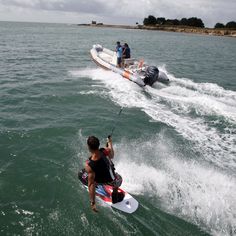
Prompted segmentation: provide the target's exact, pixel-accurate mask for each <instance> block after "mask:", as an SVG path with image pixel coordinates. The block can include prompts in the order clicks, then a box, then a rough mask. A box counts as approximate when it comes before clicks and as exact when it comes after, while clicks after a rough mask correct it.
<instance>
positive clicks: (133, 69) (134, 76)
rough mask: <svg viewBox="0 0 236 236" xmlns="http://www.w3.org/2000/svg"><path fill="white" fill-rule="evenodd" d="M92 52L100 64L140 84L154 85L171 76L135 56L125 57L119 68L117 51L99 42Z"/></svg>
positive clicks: (163, 81)
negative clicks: (104, 46)
mask: <svg viewBox="0 0 236 236" xmlns="http://www.w3.org/2000/svg"><path fill="white" fill-rule="evenodd" d="M90 53H91V56H92V59H93V60H94V62H95V63H96V64H97V65H98V66H100V67H102V68H104V69H106V70H111V71H113V72H115V73H117V74H120V75H121V76H123V77H124V78H126V79H128V80H130V81H132V82H134V83H136V84H138V85H139V86H142V87H143V86H146V85H150V86H152V85H153V84H154V83H156V82H161V83H165V84H168V83H169V78H168V77H167V75H166V74H165V73H164V72H163V71H161V70H159V69H158V68H157V67H156V66H148V65H146V64H145V63H144V61H143V60H136V59H134V58H129V59H124V60H123V63H122V64H123V66H122V68H119V67H117V55H116V52H114V51H112V50H109V49H107V48H103V47H102V46H101V45H99V44H97V45H93V48H92V49H91V50H90Z"/></svg>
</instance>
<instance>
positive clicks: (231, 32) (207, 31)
mask: <svg viewBox="0 0 236 236" xmlns="http://www.w3.org/2000/svg"><path fill="white" fill-rule="evenodd" d="M78 26H89V27H98V28H99V27H101V28H102V27H106V28H108V27H109V28H121V29H139V30H159V31H168V32H178V33H192V34H204V35H214V36H228V37H236V29H212V28H197V27H187V26H161V25H160V26H144V25H137V26H130V25H108V24H102V23H100V24H78Z"/></svg>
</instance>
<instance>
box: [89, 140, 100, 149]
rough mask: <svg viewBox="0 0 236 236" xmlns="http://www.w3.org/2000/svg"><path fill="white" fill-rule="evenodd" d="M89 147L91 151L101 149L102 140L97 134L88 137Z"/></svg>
mask: <svg viewBox="0 0 236 236" xmlns="http://www.w3.org/2000/svg"><path fill="white" fill-rule="evenodd" d="M87 144H88V147H89V149H90V150H91V151H96V150H98V149H99V146H100V142H99V139H98V138H96V137H95V136H89V137H88V139H87Z"/></svg>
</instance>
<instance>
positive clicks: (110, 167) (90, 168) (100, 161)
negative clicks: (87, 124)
mask: <svg viewBox="0 0 236 236" xmlns="http://www.w3.org/2000/svg"><path fill="white" fill-rule="evenodd" d="M87 145H88V149H89V151H90V153H91V156H90V158H89V159H88V160H87V161H86V164H85V171H86V173H85V174H87V177H88V190H89V197H90V205H91V208H92V210H93V211H95V212H97V208H96V203H95V193H96V189H95V188H96V185H97V184H108V185H111V186H113V193H112V202H113V203H116V202H119V201H122V200H123V198H124V196H123V195H122V196H121V193H119V192H118V188H119V187H120V186H121V184H122V177H121V176H120V175H119V174H117V173H116V172H115V168H114V164H113V163H112V161H111V160H112V159H113V158H114V150H113V146H112V139H111V137H109V138H108V140H107V147H106V148H100V149H99V146H100V142H99V140H98V138H96V137H95V136H90V137H89V138H88V140H87Z"/></svg>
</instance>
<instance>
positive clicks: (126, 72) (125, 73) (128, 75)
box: [123, 71, 130, 79]
mask: <svg viewBox="0 0 236 236" xmlns="http://www.w3.org/2000/svg"><path fill="white" fill-rule="evenodd" d="M123 76H124V77H125V78H126V79H130V72H128V71H124V73H123Z"/></svg>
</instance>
